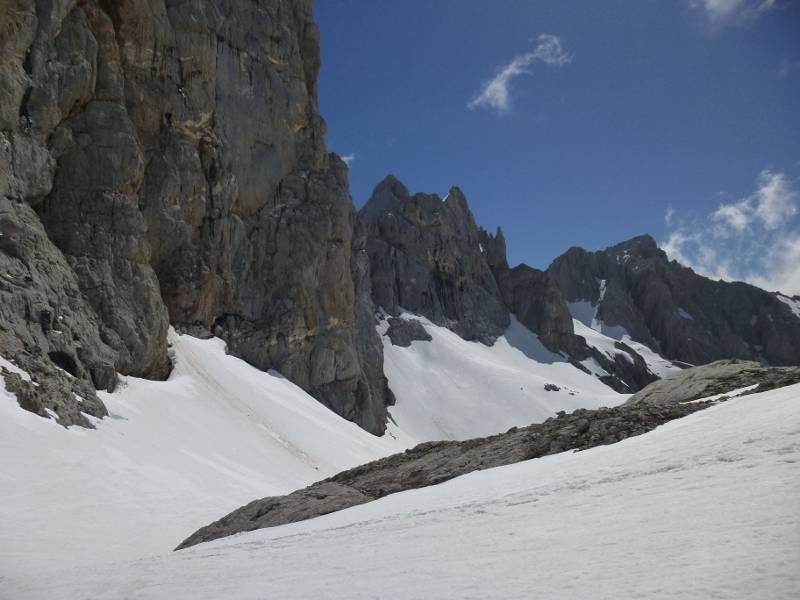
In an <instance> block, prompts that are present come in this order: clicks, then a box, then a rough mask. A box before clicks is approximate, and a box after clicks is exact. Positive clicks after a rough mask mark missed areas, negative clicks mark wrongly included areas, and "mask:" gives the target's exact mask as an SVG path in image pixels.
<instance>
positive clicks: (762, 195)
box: [315, 0, 800, 294]
mask: <svg viewBox="0 0 800 600" xmlns="http://www.w3.org/2000/svg"><path fill="white" fill-rule="evenodd" d="M315 17H316V20H317V22H318V24H319V26H320V29H321V33H322V71H321V75H320V82H319V90H320V108H321V112H322V114H323V116H324V117H325V119H326V121H327V123H328V134H327V142H328V146H329V148H330V149H331V150H333V151H335V152H337V153H339V154H340V155H343V156H348V155H349V156H352V160H350V184H351V191H352V194H353V200H354V201H355V203H356V205H357V206H361V205H362V204H363V203H364V202H365V201H366V199H367V198H368V197H369V194H370V192H371V190H372V188H373V187H374V186H375V184H376V183H377V182H378V181H380V180H381V179H382V178H383V177H384V176H385V175H386V174H388V173H393V174H394V175H396V176H397V177H398V178H400V179H401V180H402V181H403V182H404V183H405V184H406V185H407V186H408V188H409V190H410V191H412V192H415V191H425V192H436V193H439V194H440V195H444V194H445V193H446V192H447V190H448V189H449V187H450V186H451V185H458V186H460V187H461V188H462V189H463V190H464V192H465V194H466V195H467V198H468V199H469V202H470V206H471V207H472V210H473V212H474V214H475V217H476V219H477V221H478V223H479V224H481V225H483V226H484V227H487V228H489V229H494V228H495V227H496V226H498V225H499V226H501V227H502V228H503V230H504V232H505V233H506V238H507V240H508V246H509V259H510V261H511V262H512V264H515V263H517V262H527V263H529V264H531V265H532V266H536V267H540V268H543V267H546V266H547V265H548V264H549V263H550V261H551V260H552V259H553V258H555V257H556V256H557V255H559V254H560V253H562V252H563V251H564V250H566V249H567V248H568V247H569V246H572V245H578V246H583V247H585V248H589V249H597V248H603V247H606V246H608V245H611V244H613V243H616V242H618V241H621V240H624V239H628V238H630V237H632V236H634V235H638V234H640V233H644V232H649V233H651V234H652V235H653V236H654V237H656V239H657V240H659V242H660V243H661V244H662V246H663V247H665V248H667V249H668V252H669V253H670V255H672V256H674V257H676V258H679V259H680V260H681V261H682V262H685V263H687V264H689V265H690V266H693V267H695V268H696V269H697V270H699V271H701V272H703V273H705V274H708V275H711V276H714V277H723V278H727V279H746V280H749V281H753V282H755V283H757V284H759V285H763V286H765V287H770V288H775V289H778V288H779V289H782V290H783V291H787V292H791V293H798V294H800V266H798V265H800V210H798V208H799V207H800V200H799V199H798V193H797V192H798V190H800V2H797V1H796V0H784V1H781V0H752V1H748V0H673V1H666V0H627V1H622V0H617V1H614V0H609V1H606V2H595V1H588V0H587V1H585V2H577V1H567V0H554V1H549V0H539V1H536V2H533V1H530V0H430V1H422V0H408V1H405V2H396V1H389V0H371V1H366V0H318V1H317V2H316V3H315ZM736 207H738V208H736ZM737 211H738V212H737ZM770 211H772V212H770ZM667 217H668V218H667ZM795 259H796V260H795Z"/></svg>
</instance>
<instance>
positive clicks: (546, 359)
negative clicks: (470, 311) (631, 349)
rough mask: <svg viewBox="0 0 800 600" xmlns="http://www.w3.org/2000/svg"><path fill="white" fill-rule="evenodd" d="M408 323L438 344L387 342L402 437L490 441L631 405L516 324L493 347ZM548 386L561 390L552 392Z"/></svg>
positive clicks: (386, 361) (387, 362)
mask: <svg viewBox="0 0 800 600" xmlns="http://www.w3.org/2000/svg"><path fill="white" fill-rule="evenodd" d="M403 318H414V319H418V320H419V321H421V322H422V323H423V325H424V327H425V329H426V330H427V332H428V333H429V334H430V335H431V337H432V338H433V339H432V340H431V341H430V342H426V341H416V342H412V343H411V346H409V347H408V348H402V347H398V346H393V345H392V343H391V341H390V340H389V338H388V336H383V352H384V367H383V368H384V372H385V373H386V377H387V378H388V379H389V387H390V388H391V389H392V391H393V392H394V395H395V397H396V399H397V403H396V405H395V406H393V407H391V408H390V410H389V412H390V414H391V416H392V419H393V420H394V421H395V422H396V424H397V429H399V430H400V431H402V432H403V434H405V435H407V436H409V437H411V438H413V439H415V440H417V441H426V440H441V439H468V438H472V437H479V436H486V435H491V434H495V433H500V432H502V431H507V430H508V429H509V428H510V427H513V426H519V425H527V424H530V423H534V422H540V421H543V420H545V419H547V418H548V417H551V416H553V415H554V414H555V413H556V412H557V411H559V410H565V411H567V412H570V411H572V410H574V409H576V408H598V407H600V406H614V405H617V404H620V403H622V402H623V401H624V400H625V399H626V398H627V396H624V395H620V394H617V393H616V392H614V391H613V390H612V389H611V388H609V387H607V386H606V385H604V384H603V383H601V382H600V381H599V380H598V379H597V378H596V377H593V376H591V375H588V374H587V373H584V372H583V371H581V370H580V369H577V368H576V367H574V366H573V365H571V364H570V363H569V362H567V360H566V359H565V358H564V357H563V356H561V355H559V354H554V353H552V352H550V351H549V350H548V349H547V348H545V347H544V346H543V345H542V343H541V342H540V341H539V339H538V338H537V337H536V335H534V334H533V333H532V332H531V331H529V330H528V329H527V328H525V327H524V326H523V325H522V324H520V323H519V321H517V320H516V319H515V318H514V317H513V316H512V317H511V325H510V326H509V328H508V329H507V330H506V332H505V334H504V335H502V336H500V337H499V338H498V339H497V341H496V342H495V343H494V345H492V346H485V345H484V344H481V343H480V342H468V341H465V340H464V339H462V338H461V337H459V336H458V335H457V334H455V333H453V332H452V331H450V330H449V329H447V328H445V327H439V326H436V325H434V324H433V323H431V322H430V321H428V320H427V319H425V318H424V317H419V316H416V315H412V314H405V315H403ZM386 327H387V325H386V323H385V322H384V323H383V324H382V325H379V327H378V331H379V332H380V333H383V332H384V331H385V329H386ZM548 383H550V384H555V385H557V386H558V387H559V388H560V390H559V391H546V390H545V389H544V386H545V384H548Z"/></svg>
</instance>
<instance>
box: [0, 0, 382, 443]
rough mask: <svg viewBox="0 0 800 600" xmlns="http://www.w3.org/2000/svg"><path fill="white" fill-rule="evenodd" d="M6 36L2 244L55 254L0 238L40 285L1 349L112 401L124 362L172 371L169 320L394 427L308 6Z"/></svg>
mask: <svg viewBox="0 0 800 600" xmlns="http://www.w3.org/2000/svg"><path fill="white" fill-rule="evenodd" d="M0 27H2V32H0V33H2V35H0V198H1V199H2V205H0V211H2V213H0V214H2V224H3V231H2V233H3V236H4V237H6V239H8V237H11V236H14V235H16V236H17V238H19V237H20V236H24V235H27V233H26V232H27V231H28V230H31V231H33V230H34V229H35V230H36V235H38V236H39V243H37V248H36V249H34V250H32V251H31V252H35V253H38V254H39V255H41V256H40V257H41V260H38V259H37V260H38V262H37V260H34V258H36V257H32V256H31V255H30V254H31V252H28V253H27V254H25V253H22V254H20V253H19V252H18V251H17V249H18V248H17V247H18V246H20V244H22V242H18V241H13V240H12V242H8V241H5V242H0V244H2V246H0V250H2V251H3V255H2V258H0V266H4V265H5V264H6V263H13V264H12V265H11V267H12V271H13V272H14V273H18V274H19V275H20V277H21V278H22V279H21V280H20V281H21V282H23V283H24V280H25V277H30V281H28V282H27V284H25V286H22V285H21V284H18V283H8V284H6V283H4V284H3V285H5V286H6V288H5V289H6V290H9V289H10V290H11V291H10V292H3V291H0V293H9V294H16V298H13V299H12V300H10V304H9V305H8V306H7V305H6V304H5V303H4V304H3V306H2V308H0V310H2V311H3V315H2V316H3V323H2V333H0V341H2V342H3V347H2V349H1V350H2V352H3V354H4V356H7V358H12V359H15V360H17V362H18V363H19V364H20V365H22V366H24V367H25V368H26V369H29V370H30V369H33V367H34V366H35V364H34V363H37V362H42V361H43V360H44V359H43V357H44V356H47V355H49V354H50V353H51V352H58V353H59V354H56V355H55V356H58V357H59V362H60V363H61V365H60V366H63V365H74V371H75V375H76V376H77V377H78V378H82V379H83V380H85V381H87V382H93V383H94V384H95V385H98V386H100V387H111V386H113V381H114V376H113V375H112V371H113V370H114V369H116V370H117V371H119V372H121V373H124V374H131V375H137V376H143V377H151V378H161V377H164V376H166V375H167V373H168V372H169V361H168V357H167V344H166V333H167V327H168V325H169V323H170V322H171V323H172V324H174V325H175V326H177V327H179V328H181V329H185V330H192V331H195V332H205V333H213V334H216V335H219V336H221V337H223V338H224V339H225V340H226V342H227V344H228V347H229V350H230V351H231V352H232V353H234V354H236V355H238V356H240V357H242V358H244V359H245V360H247V361H249V362H250V363H252V364H253V365H255V366H257V367H260V368H262V369H268V368H275V369H278V370H280V371H281V372H282V373H283V374H284V375H286V376H287V377H288V378H289V379H291V380H292V381H294V382H295V383H297V384H298V385H300V386H301V387H303V388H304V389H306V390H307V391H309V392H310V393H311V394H312V395H314V396H316V397H317V398H318V399H320V400H321V401H322V402H323V403H325V404H327V405H328V406H330V407H331V408H332V409H333V410H335V411H337V412H338V413H339V414H341V415H343V416H345V417H346V418H348V419H351V420H354V421H355V422H357V423H359V424H360V425H362V426H363V427H365V428H366V429H368V430H370V431H373V432H375V433H381V432H382V431H383V429H384V422H385V404H386V403H387V402H388V401H389V400H390V397H389V396H390V394H389V392H388V388H387V386H386V381H385V378H384V377H383V373H382V360H381V344H380V340H379V339H378V337H377V333H376V332H375V331H374V326H367V325H366V323H367V321H368V320H369V318H370V316H371V314H372V308H371V304H369V302H368V301H367V302H365V301H364V298H366V299H367V300H369V297H370V296H371V293H370V291H369V289H368V277H365V268H366V263H365V261H364V259H359V258H358V257H357V255H355V254H354V251H356V249H355V248H354V244H353V240H354V235H353V229H354V225H355V216H356V215H355V210H354V208H353V206H352V203H351V200H350V196H349V192H348V184H347V168H346V166H345V165H344V163H342V161H341V160H339V159H338V158H337V157H336V156H334V155H331V154H328V153H327V151H326V149H325V145H324V141H323V136H324V130H325V128H324V123H323V121H322V118H321V117H320V115H319V113H318V110H317V90H316V85H317V84H316V80H317V72H318V69H319V61H320V58H319V32H318V30H317V27H316V25H315V24H314V22H313V20H312V16H311V0H298V1H295V2H272V1H267V0H259V1H255V2H238V1H235V0H222V1H218V2H216V1H215V2H210V1H205V0H203V1H199V2H190V3H185V2H173V1H172V0H155V1H150V0H123V1H120V2H104V1H101V0H86V1H82V2H75V1H74V0H56V1H51V0H47V1H45V0H6V1H4V2H2V3H0ZM34 211H35V212H34ZM354 257H355V258H354ZM9 286H13V287H9ZM364 290H366V292H365V291H364ZM47 315H50V317H48V316H47ZM58 317H63V319H62V321H63V322H64V323H65V324H64V325H63V329H59V328H52V327H51V328H50V329H47V327H48V326H46V325H42V326H40V322H42V323H44V322H45V321H47V320H48V319H50V320H52V319H58ZM59 326H60V324H59ZM37 327H39V328H40V329H41V328H44V329H46V331H42V332H39V331H38V330H37ZM54 330H55V331H63V338H64V339H63V340H58V339H55V338H54V337H53V334H52V331H54ZM76 335H79V336H80V340H76V339H75V336H76Z"/></svg>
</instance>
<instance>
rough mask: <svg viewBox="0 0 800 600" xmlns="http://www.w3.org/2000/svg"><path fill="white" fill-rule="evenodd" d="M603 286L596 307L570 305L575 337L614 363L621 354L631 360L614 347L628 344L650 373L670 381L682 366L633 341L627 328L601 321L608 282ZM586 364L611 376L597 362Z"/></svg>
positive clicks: (686, 315)
mask: <svg viewBox="0 0 800 600" xmlns="http://www.w3.org/2000/svg"><path fill="white" fill-rule="evenodd" d="M599 283H600V289H601V293H600V300H599V301H598V302H597V303H596V304H593V303H592V302H590V301H589V300H580V301H578V302H568V303H567V308H568V310H569V313H570V314H571V315H572V323H573V325H574V327H575V334H576V335H581V336H583V337H584V338H586V343H587V344H589V345H590V346H594V347H595V348H597V349H598V350H599V351H600V352H602V353H604V354H605V355H607V356H608V357H609V358H611V359H612V360H613V358H614V355H615V354H619V355H620V356H622V357H623V358H624V359H625V360H628V361H631V359H630V354H628V353H627V352H625V351H624V350H620V349H619V348H617V347H615V346H614V343H615V342H623V343H625V344H626V345H628V346H630V347H631V348H632V349H633V350H635V351H636V352H637V353H638V354H639V355H640V356H641V357H642V358H643V359H644V362H645V363H646V364H647V368H648V369H650V372H651V373H653V374H654V375H657V376H658V377H660V378H661V379H667V378H669V377H670V376H672V375H674V374H676V373H679V372H680V371H681V368H680V367H678V366H677V365H675V364H674V363H673V362H672V361H671V360H668V359H666V358H664V357H663V356H661V355H660V354H658V353H657V352H653V351H652V350H651V349H650V348H648V347H647V346H645V345H644V344H642V343H641V342H637V341H635V340H634V339H632V338H631V336H630V335H629V334H628V332H627V330H626V329H625V328H624V327H622V326H620V325H614V326H609V325H606V324H605V323H603V321H601V320H600V319H598V318H597V310H598V308H599V306H600V302H602V300H603V296H605V280H600V282H599ZM678 310H679V312H680V314H681V316H683V317H684V318H688V319H692V316H691V315H689V313H687V312H686V311H684V310H683V309H678ZM583 364H584V366H586V367H587V368H588V369H589V370H590V371H592V373H595V374H598V375H608V373H607V372H606V371H605V370H604V369H603V368H602V367H601V366H600V365H599V364H598V363H597V361H595V360H594V359H590V360H588V361H584V362H583Z"/></svg>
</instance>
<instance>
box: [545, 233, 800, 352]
mask: <svg viewBox="0 0 800 600" xmlns="http://www.w3.org/2000/svg"><path fill="white" fill-rule="evenodd" d="M547 272H548V273H549V274H550V276H551V277H552V278H553V279H554V280H555V281H556V282H557V284H558V286H559V288H560V289H561V292H562V294H563V295H564V298H565V299H566V300H567V301H568V302H574V301H580V300H586V301H590V302H592V303H594V304H596V305H598V309H597V317H598V318H599V319H600V320H602V321H603V322H604V323H605V324H606V325H609V326H621V327H624V328H625V330H626V331H627V332H628V334H629V335H630V336H631V337H632V338H633V339H634V340H636V341H639V342H642V343H644V344H646V345H648V346H649V347H650V348H652V349H653V350H655V351H656V352H659V353H661V354H662V355H664V356H665V357H667V358H670V359H673V360H677V361H682V362H685V363H689V364H705V363H709V362H712V361H715V360H719V359H725V358H741V359H746V360H756V361H759V362H765V363H768V364H773V365H797V364H800V319H798V318H797V317H796V316H795V315H793V314H792V312H791V310H790V308H789V306H787V305H786V304H784V303H783V302H781V301H780V300H778V298H776V297H775V295H773V294H771V293H769V292H766V291H764V290H761V289H759V288H756V287H754V286H751V285H748V284H745V283H729V282H724V281H712V280H710V279H707V278H705V277H702V276H700V275H698V274H696V273H695V272H694V271H692V270H691V269H689V268H686V267H684V266H682V265H680V264H678V263H677V262H675V261H670V260H669V259H668V258H667V255H666V254H665V253H664V252H663V251H662V250H660V249H659V248H658V247H657V245H656V242H655V240H653V238H652V237H650V236H646V235H645V236H640V237H637V238H634V239H632V240H629V241H627V242H623V243H621V244H618V245H616V246H612V247H611V248H607V249H606V250H603V251H599V252H587V251H585V250H582V249H580V248H571V249H570V250H568V251H567V252H566V253H565V254H563V255H562V256H560V257H558V258H557V259H556V260H555V261H554V262H553V264H552V265H550V267H549V268H548V270H547ZM601 281H605V293H604V294H603V298H602V300H601V299H600V282H601Z"/></svg>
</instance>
